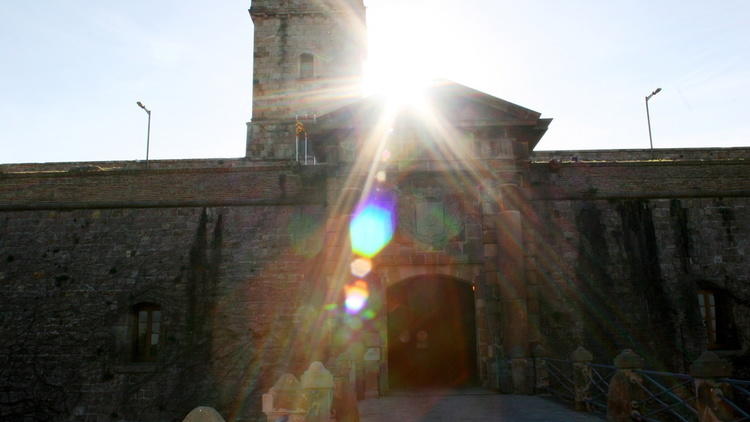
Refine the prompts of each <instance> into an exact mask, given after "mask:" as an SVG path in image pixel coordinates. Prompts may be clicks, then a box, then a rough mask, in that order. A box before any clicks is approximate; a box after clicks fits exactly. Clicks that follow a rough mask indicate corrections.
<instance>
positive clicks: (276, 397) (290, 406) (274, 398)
mask: <svg viewBox="0 0 750 422" xmlns="http://www.w3.org/2000/svg"><path fill="white" fill-rule="evenodd" d="M302 407H303V403H302V390H301V388H300V384H299V381H297V378H296V377H295V376H294V375H292V374H284V375H282V376H281V378H279V380H278V381H276V384H274V385H273V387H271V389H270V390H269V391H268V393H266V394H263V413H265V414H266V420H268V422H276V421H278V420H281V419H282V418H284V417H286V418H287V419H286V420H287V421H289V422H292V421H300V422H301V421H304V415H305V411H304V410H303V408H302Z"/></svg>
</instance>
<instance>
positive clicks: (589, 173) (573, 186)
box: [529, 160, 750, 199]
mask: <svg viewBox="0 0 750 422" xmlns="http://www.w3.org/2000/svg"><path fill="white" fill-rule="evenodd" d="M529 184H530V185H531V187H532V191H533V195H534V197H535V198H539V199H558V198H559V199H563V198H644V197H650V198H669V197H694V196H705V197H710V196H749V195H750V161H745V160H724V161H706V162H698V161H674V162H601V163H597V162H578V163H571V162H569V163H562V164H550V163H544V164H542V163H533V164H531V167H530V171H529Z"/></svg>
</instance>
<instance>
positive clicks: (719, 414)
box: [690, 351, 735, 422]
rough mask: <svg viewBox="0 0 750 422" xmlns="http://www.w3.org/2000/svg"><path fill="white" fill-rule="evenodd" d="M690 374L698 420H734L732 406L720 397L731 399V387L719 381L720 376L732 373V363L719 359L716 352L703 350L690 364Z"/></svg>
mask: <svg viewBox="0 0 750 422" xmlns="http://www.w3.org/2000/svg"><path fill="white" fill-rule="evenodd" d="M690 375H692V376H693V378H694V381H693V382H694V383H695V397H696V399H695V400H696V403H695V405H696V406H695V408H696V410H697V411H698V420H699V421H700V422H724V421H733V420H735V417H734V412H733V410H732V408H731V407H730V406H729V405H728V404H727V403H725V402H724V401H723V400H722V397H727V398H728V399H730V400H731V399H732V387H731V386H730V385H728V384H727V383H723V382H719V379H720V378H727V377H729V376H731V375H732V365H731V364H730V363H729V362H727V361H725V360H724V359H720V358H719V356H717V355H716V353H713V352H709V351H706V352H703V354H702V355H700V357H699V358H698V359H696V360H695V362H693V364H692V365H690Z"/></svg>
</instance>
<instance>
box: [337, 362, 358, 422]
mask: <svg viewBox="0 0 750 422" xmlns="http://www.w3.org/2000/svg"><path fill="white" fill-rule="evenodd" d="M334 372H335V376H334V385H335V388H334V390H333V409H334V411H335V413H336V422H359V408H358V407H357V391H356V389H355V387H354V379H355V375H354V365H353V362H352V359H351V356H350V355H349V354H348V353H342V354H341V355H340V356H339V357H338V358H337V359H336V368H335V371H334Z"/></svg>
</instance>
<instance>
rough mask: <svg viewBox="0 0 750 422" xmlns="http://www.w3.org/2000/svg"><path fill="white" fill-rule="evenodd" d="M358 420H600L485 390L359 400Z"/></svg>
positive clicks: (540, 399)
mask: <svg viewBox="0 0 750 422" xmlns="http://www.w3.org/2000/svg"><path fill="white" fill-rule="evenodd" d="M359 415H360V421H361V422H394V421H396V422H480V421H482V422H485V421H498V422H505V421H508V422H558V421H559V422H593V421H597V422H601V421H602V420H603V419H601V418H599V417H596V416H594V415H591V414H587V413H581V412H575V411H573V410H570V409H569V408H567V407H565V406H563V405H562V404H559V403H556V402H554V401H552V400H549V399H545V398H543V397H535V396H516V395H507V394H496V393H493V392H491V391H487V390H480V389H472V390H463V391H458V392H457V391H432V392H419V393H396V394H392V395H389V396H386V397H381V398H379V399H367V400H363V401H361V402H359Z"/></svg>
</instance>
